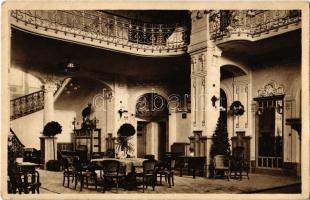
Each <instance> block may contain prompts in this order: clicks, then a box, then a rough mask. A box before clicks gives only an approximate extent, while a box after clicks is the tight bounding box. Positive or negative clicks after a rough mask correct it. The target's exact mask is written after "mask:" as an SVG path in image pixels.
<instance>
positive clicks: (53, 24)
mask: <svg viewBox="0 0 310 200" xmlns="http://www.w3.org/2000/svg"><path fill="white" fill-rule="evenodd" d="M10 20H11V21H10V23H11V25H12V26H13V27H15V28H18V29H21V30H24V31H27V32H31V33H34V34H39V35H43V36H47V37H52V38H57V39H61V40H67V41H70V42H76V43H81V44H86V45H90V46H95V47H99V48H105V49H109V50H114V51H120V52H125V53H130V54H137V55H142V56H175V55H180V54H184V53H185V52H186V50H187V44H188V36H187V32H188V30H187V27H186V26H185V25H184V24H179V23H177V24H151V23H144V22H141V21H137V20H134V19H129V18H125V17H120V16H117V15H113V14H110V13H106V12H102V11H95V10H88V11H84V10H74V11H73V10H12V11H11V19H10Z"/></svg>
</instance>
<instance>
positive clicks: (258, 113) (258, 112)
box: [256, 108, 263, 116]
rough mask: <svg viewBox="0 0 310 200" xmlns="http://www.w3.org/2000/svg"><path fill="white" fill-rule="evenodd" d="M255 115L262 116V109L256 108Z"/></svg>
mask: <svg viewBox="0 0 310 200" xmlns="http://www.w3.org/2000/svg"><path fill="white" fill-rule="evenodd" d="M256 114H257V115H259V116H260V115H262V114H263V109H262V108H258V109H257V111H256Z"/></svg>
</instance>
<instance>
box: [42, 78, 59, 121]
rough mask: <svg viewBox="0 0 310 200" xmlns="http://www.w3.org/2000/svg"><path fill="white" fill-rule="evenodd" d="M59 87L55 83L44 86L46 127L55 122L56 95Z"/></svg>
mask: <svg viewBox="0 0 310 200" xmlns="http://www.w3.org/2000/svg"><path fill="white" fill-rule="evenodd" d="M56 89H57V87H56V85H55V84H53V83H45V84H44V89H43V90H44V120H43V121H44V125H45V124H47V123H48V122H50V121H53V120H54V93H55V91H56Z"/></svg>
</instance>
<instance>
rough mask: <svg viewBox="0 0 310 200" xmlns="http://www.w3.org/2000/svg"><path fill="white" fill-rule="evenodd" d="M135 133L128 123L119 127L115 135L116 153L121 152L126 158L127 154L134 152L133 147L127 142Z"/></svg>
mask: <svg viewBox="0 0 310 200" xmlns="http://www.w3.org/2000/svg"><path fill="white" fill-rule="evenodd" d="M135 133H136V130H135V128H134V127H133V126H132V125H131V124H128V123H125V124H123V125H121V127H120V128H119V129H118V131H117V134H118V137H117V146H116V150H117V152H120V151H123V152H124V154H125V156H126V157H127V156H128V153H131V152H133V151H134V148H133V145H132V144H131V143H130V142H129V140H131V139H132V136H133V135H134V134H135Z"/></svg>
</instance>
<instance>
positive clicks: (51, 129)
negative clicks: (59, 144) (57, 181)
mask: <svg viewBox="0 0 310 200" xmlns="http://www.w3.org/2000/svg"><path fill="white" fill-rule="evenodd" d="M61 132H62V126H61V125H60V124H59V123H58V122H55V121H51V122H48V123H47V124H46V125H45V126H44V129H43V135H44V136H47V137H51V138H52V140H53V158H54V160H50V161H48V163H47V169H50V170H59V162H58V161H57V160H56V156H55V154H56V152H55V136H56V135H57V134H60V133H61Z"/></svg>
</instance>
